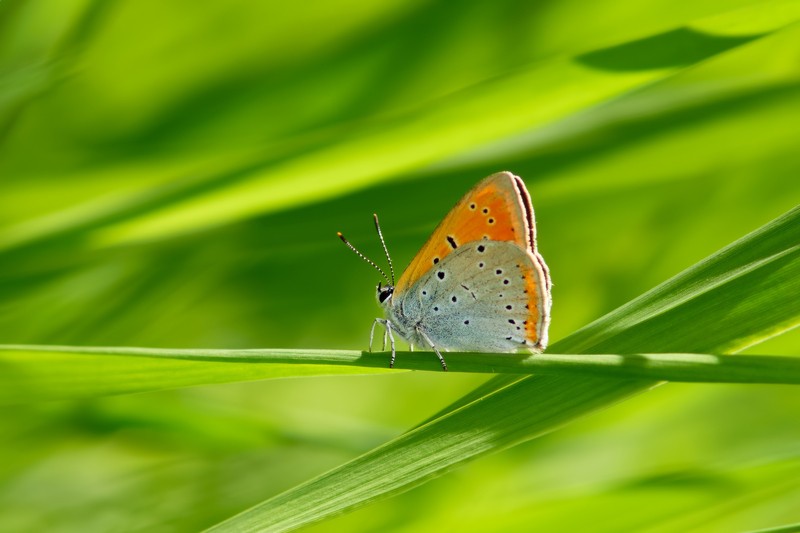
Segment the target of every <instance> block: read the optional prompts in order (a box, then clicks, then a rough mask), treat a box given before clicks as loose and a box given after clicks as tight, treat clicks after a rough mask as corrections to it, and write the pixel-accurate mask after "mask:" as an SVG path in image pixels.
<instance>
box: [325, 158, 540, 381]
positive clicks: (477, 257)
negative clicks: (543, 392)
mask: <svg viewBox="0 0 800 533" xmlns="http://www.w3.org/2000/svg"><path fill="white" fill-rule="evenodd" d="M373 217H374V221H375V228H376V229H377V232H378V237H379V238H380V241H381V244H382V245H383V251H384V253H385V254H386V259H387V261H388V263H389V270H390V272H391V278H389V277H388V276H387V275H386V273H385V272H384V271H383V270H382V269H381V268H380V267H379V266H378V265H376V264H375V263H374V262H373V261H371V260H370V259H369V258H367V257H366V256H364V254H362V253H361V252H359V251H358V250H357V249H356V248H355V247H354V246H353V245H352V244H350V242H349V241H348V240H347V239H345V238H344V236H343V235H342V234H341V232H339V233H337V235H338V236H339V238H340V239H341V240H342V241H343V242H344V243H345V244H346V245H347V246H348V247H349V248H350V249H351V250H353V251H354V252H355V253H356V254H358V255H359V256H360V257H361V258H362V259H364V260H365V261H367V262H368V263H369V264H371V265H372V266H373V267H374V268H376V269H377V270H378V272H380V273H381V274H382V275H383V277H384V279H385V280H386V281H387V283H388V284H387V285H383V286H382V285H381V283H378V287H377V298H378V303H379V304H380V305H381V307H382V308H383V310H384V313H385V317H386V318H376V319H375V321H374V322H373V324H372V330H371V331H370V341H369V348H370V351H372V342H373V336H374V333H375V326H376V325H378V324H381V325H382V326H383V327H384V337H383V345H384V349H385V348H386V337H387V335H388V337H389V341H390V345H391V350H392V354H391V359H390V361H389V367H390V368H391V367H393V366H394V363H395V356H396V348H395V339H394V336H395V334H397V335H398V336H399V337H401V338H402V339H404V340H405V341H407V342H408V343H409V345H410V348H411V349H412V350H413V349H414V347H418V348H422V349H432V350H433V351H434V352H435V353H436V355H437V356H438V358H439V361H440V362H441V365H442V369H444V370H447V363H446V362H445V360H444V357H443V356H442V351H450V350H453V351H475V352H515V351H518V350H519V349H528V350H530V351H532V352H540V351H542V350H544V349H545V348H546V347H547V329H548V326H549V324H550V306H551V301H552V300H551V295H550V286H551V282H550V273H549V270H548V268H547V265H546V264H545V262H544V259H543V258H542V256H541V255H540V254H539V252H538V251H537V250H536V223H535V219H534V215H533V206H532V205H531V197H530V194H528V190H527V189H526V188H525V183H524V182H523V181H522V179H521V178H519V177H518V176H515V175H514V174H512V173H510V172H498V173H496V174H492V175H491V176H489V177H487V178H484V179H483V180H481V181H480V182H479V183H478V184H477V185H475V186H474V187H473V188H472V189H471V190H470V191H469V192H468V193H467V194H466V195H465V196H464V197H463V198H462V199H461V200H460V201H459V202H458V203H457V204H456V205H455V207H453V208H452V209H451V210H450V212H449V213H448V214H447V216H446V217H445V218H444V220H442V222H441V223H440V224H439V225H438V226H437V228H436V229H435V230H434V232H433V235H431V237H430V238H429V239H428V241H427V242H426V243H425V245H424V246H423V247H422V248H421V249H420V251H419V252H418V253H417V255H416V256H415V257H414V259H413V260H412V261H411V264H409V266H408V268H406V270H405V271H404V272H403V274H402V275H401V276H400V279H399V280H397V283H396V284H395V282H394V267H393V266H392V259H391V257H390V256H389V251H388V249H387V248H386V243H385V241H384V240H383V233H382V232H381V227H380V223H379V222H378V215H377V214H376V215H373Z"/></svg>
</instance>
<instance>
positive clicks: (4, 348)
mask: <svg viewBox="0 0 800 533" xmlns="http://www.w3.org/2000/svg"><path fill="white" fill-rule="evenodd" d="M387 361H388V354H385V353H368V352H359V351H353V350H191V349H190V350H165V349H158V348H118V347H117V348H101V347H79V346H33V345H0V368H1V369H2V372H1V373H0V405H13V404H19V403H29V402H40V401H46V400H69V399H78V398H91V397H95V396H102V395H108V394H124V393H132V392H146V391H152V390H160V389H166V388H176V387H187V386H195V385H206V384H211V383H228V382H235V381H248V380H256V379H271V378H286V377H303V376H315V375H336V374H357V373H358V374H362V373H373V372H388V371H389V369H388V368H386V366H387ZM448 361H449V368H450V371H451V372H472V373H487V374H494V373H502V374H520V375H526V374H534V373H536V374H564V373H566V374H585V375H591V376H596V377H609V378H619V379H625V378H644V379H652V380H657V381H679V382H699V383H779V384H800V358H796V357H780V356H769V355H747V356H744V355H742V356H728V355H711V354H685V353H656V354H631V355H618V354H588V355H587V354H551V353H546V354H536V355H524V354H520V355H497V354H485V353H450V354H448ZM395 366H396V368H397V369H400V370H403V369H405V370H427V371H432V372H441V367H440V366H439V362H438V360H436V359H435V358H434V357H432V354H431V353H429V352H400V353H398V360H397V364H396V365H395Z"/></svg>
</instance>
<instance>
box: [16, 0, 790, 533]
mask: <svg viewBox="0 0 800 533" xmlns="http://www.w3.org/2000/svg"><path fill="white" fill-rule="evenodd" d="M799 20H800V2H792V1H761V2H750V1H722V0H716V1H710V0H695V1H693V2H688V3H683V2H678V3H675V2H666V1H660V0H659V1H651V2H646V3H643V2H634V1H632V0H611V1H608V2H588V1H577V0H567V1H557V2H556V1H553V2H537V3H531V2H516V1H502V2H491V3H490V2H459V3H452V2H425V1H403V2H399V1H396V2H389V1H387V2H374V3H364V2H353V1H351V2H344V1H340V2H322V1H319V2H307V3H302V4H301V3H295V4H286V3H282V2H274V3H272V2H210V3H205V4H195V3H190V2H168V3H165V2H155V1H136V2H134V1H128V2H89V1H74V0H69V1H67V0H51V1H34V2H22V1H9V0H6V1H5V2H2V3H0V342H2V343H6V344H12V343H35V344H70V345H98V346H103V345H108V346H157V347H186V348H192V347H197V348H255V347H282V348H348V349H363V348H366V344H367V339H368V333H369V327H370V324H371V321H372V319H373V318H374V317H375V316H378V315H379V313H380V310H379V309H378V308H377V305H376V303H375V295H374V286H375V284H376V283H377V281H379V276H378V275H377V273H375V272H374V271H371V270H370V268H369V267H368V266H367V265H365V264H363V263H362V262H360V261H359V260H358V259H357V258H356V257H355V256H353V255H352V254H351V253H350V252H349V251H348V250H347V249H345V248H344V246H342V244H341V243H340V242H339V241H338V240H337V239H336V231H342V232H343V233H344V234H345V235H347V236H348V238H349V239H350V240H351V241H352V242H353V243H355V244H356V245H357V246H359V248H361V249H362V251H364V252H365V253H367V255H369V256H371V257H373V258H374V259H376V260H377V261H378V262H379V263H380V262H381V261H382V257H381V255H382V252H381V249H380V245H379V243H378V241H377V239H376V237H375V235H374V228H373V226H372V221H371V216H372V213H373V212H377V213H378V214H379V215H380V217H381V222H382V226H383V231H384V235H385V237H386V239H387V244H388V246H389V250H390V252H391V253H392V255H393V258H394V260H395V264H396V265H397V266H398V267H400V268H401V267H402V266H403V265H406V264H408V262H409V261H410V260H411V258H412V257H413V255H414V253H415V251H416V250H417V249H418V248H419V247H420V246H421V245H422V243H423V242H424V241H425V239H426V238H427V236H428V235H429V234H430V232H431V230H432V229H433V227H434V226H435V225H436V223H437V222H438V221H439V220H440V219H441V218H442V217H443V216H444V215H445V214H446V212H447V211H448V209H449V208H450V207H451V206H452V205H453V203H454V202H455V201H456V200H457V199H458V198H459V197H460V196H461V195H462V194H464V192H465V191H467V190H468V189H469V188H470V187H471V186H472V185H473V184H474V183H476V182H477V181H478V180H479V179H480V178H482V177H483V176H485V175H487V174H490V173H492V172H495V171H499V170H510V171H512V172H514V173H515V174H518V175H520V176H522V177H523V178H524V179H525V181H526V183H527V185H528V189H529V191H530V192H531V195H532V198H533V203H534V207H535V209H536V215H537V220H538V228H539V246H540V251H541V253H542V254H543V255H544V257H545V259H546V260H547V263H548V265H549V266H550V269H551V272H552V277H553V280H554V289H553V300H554V304H553V321H552V327H551V339H552V340H554V341H555V340H558V339H560V338H563V337H564V336H566V335H567V334H569V333H571V332H572V331H574V330H575V329H577V328H579V327H581V326H583V325H584V324H586V323H588V322H590V321H591V320H593V319H595V318H597V317H599V316H601V315H603V314H605V313H606V312H608V311H611V310H613V309H614V308H616V307H618V306H619V305H622V304H624V303H625V302H627V301H629V300H630V299H632V298H633V297H635V296H637V295H639V294H641V293H642V292H644V291H646V290H647V289H649V288H651V287H653V286H655V285H657V284H658V283H660V282H661V281H663V280H665V279H667V278H669V277H671V276H673V275H675V274H677V273H678V272H680V271H682V270H683V269H685V268H687V267H689V266H691V265H692V264H694V263H696V262H697V261H699V260H701V259H703V258H704V257H706V256H708V255H710V254H712V253H713V252H715V251H717V250H718V249H719V248H721V247H723V246H725V245H727V244H728V243H730V242H731V241H733V240H735V239H737V238H739V237H741V236H742V235H744V234H746V233H748V232H750V231H752V230H754V229H756V228H758V227H759V226H761V225H763V224H765V223H767V222H769V221H770V220H772V219H773V218H776V217H778V216H779V215H781V214H782V213H784V212H785V211H787V210H789V209H791V208H792V207H794V206H795V205H797V204H798V199H799V198H800V179H798V176H800V150H798V147H799V146H800V145H799V144H798V143H800V126H799V125H800V24H798V22H797V21H799ZM676 334H680V332H676ZM798 343H800V335H799V334H798V332H797V331H796V330H795V331H793V332H789V333H787V334H785V335H782V336H780V337H775V338H773V339H771V340H769V341H767V342H766V343H764V344H761V345H758V346H756V347H753V348H751V349H750V352H752V353H764V354H776V355H777V354H786V355H798V349H797V346H798ZM431 357H433V355H431ZM2 371H3V369H2V368H1V367H0V372H2ZM485 379H486V378H485V377H482V376H479V375H467V374H461V375H460V374H457V373H449V374H443V373H422V372H394V373H389V374H382V375H376V376H336V377H314V378H306V379H287V380H272V381H261V382H252V383H244V384H227V385H215V386H204V387H196V388H187V389H178V390H170V391H161V392H153V393H147V394H139V395H128V396H115V397H105V398H93V399H86V400H81V401H68V402H37V401H36V400H37V390H35V389H33V390H29V391H27V393H26V395H25V397H21V398H20V399H19V400H20V402H19V405H13V406H10V407H3V408H2V410H0V524H2V527H0V528H1V529H3V530H9V531H30V530H47V531H116V530H125V531H129V530H147V531H185V530H197V529H201V528H204V527H209V526H211V525H213V524H215V523H217V522H219V521H221V520H223V519H225V518H228V517H229V516H231V515H233V514H235V513H237V512H239V511H241V510H244V509H246V508H247V507H249V506H251V505H254V504H256V503H258V502H261V501H262V500H264V499H266V498H268V497H271V496H273V495H275V494H278V493H280V492H282V491H283V490H286V489H289V488H291V487H293V486H295V485H297V484H298V483H301V482H303V481H305V480H307V479H309V478H311V477H313V476H315V475H317V474H319V473H321V472H324V471H326V470H328V469H330V468H332V467H335V466H337V465H340V464H341V463H343V462H345V461H347V460H349V459H351V458H353V457H356V456H358V455H359V454H361V453H363V452H366V451H368V450H370V449H372V448H374V447H375V446H378V445H380V444H381V443H383V442H386V441H387V440H389V439H391V438H393V437H395V436H397V435H400V434H401V433H403V432H404V431H406V430H407V429H409V428H410V427H413V426H414V425H415V424H417V423H419V422H421V421H423V420H425V419H426V418H427V417H429V416H431V415H432V414H434V413H436V412H437V411H438V410H439V409H441V408H442V407H443V406H445V405H446V404H448V403H449V402H451V401H454V400H456V399H457V398H459V397H460V396H462V395H463V394H465V393H467V392H468V391H470V390H472V389H473V388H474V387H475V386H477V385H478V384H480V383H482V382H483V381H485ZM38 393H39V394H43V393H44V391H38ZM799 412H800V395H798V392H797V389H796V387H792V386H766V385H702V384H701V385H695V384H669V385H666V386H663V387H660V388H657V389H655V390H653V391H651V392H648V393H647V394H643V395H640V396H638V397H636V398H634V399H632V400H631V401H628V402H624V403H621V404H618V405H616V406H614V407H612V408H610V409H608V410H606V411H604V412H601V413H599V414H595V415H593V416H591V417H587V418H585V419H582V420H580V421H578V422H577V423H575V424H573V425H570V426H569V427H567V428H565V429H563V430H560V431H558V432H555V433H552V434H550V435H547V436H545V437H543V438H540V439H537V440H534V441H531V442H528V443H525V444H523V445H520V446H517V447H515V448H512V449H510V450H507V451H505V452H503V453H500V454H497V455H494V456H491V457H488V458H483V459H481V460H479V461H477V462H474V463H471V464H469V465H467V466H466V467H463V468H461V469H458V470H455V471H453V472H451V473H449V474H448V475H446V476H443V477H440V478H438V479H436V480H434V481H432V482H429V483H427V484H425V485H422V486H420V487H417V488H415V489H413V490H411V491H409V492H406V493H404V494H402V495H400V496H396V497H394V498H390V499H387V500H384V501H381V502H378V503H375V504H372V505H370V506H367V507H365V508H363V509H360V510H358V511H356V512H354V513H351V514H348V515H345V516H343V517H340V518H334V519H332V520H328V521H325V522H322V523H320V524H318V525H314V526H311V527H310V528H309V531H320V532H321V531H342V530H351V531H352V530H388V529H392V530H398V531H404V530H407V531H441V530H443V529H445V528H450V529H453V530H455V529H460V530H484V531H485V530H508V531H512V530H521V529H529V528H539V529H540V530H542V531H552V530H557V529H560V530H581V529H582V530H586V529H587V528H590V529H593V530H608V531H619V530H657V531H686V530H689V529H698V530H703V531H732V530H747V529H758V528H764V527H770V526H778V525H781V524H788V523H793V522H800V511H799V510H798V509H799V508H800V507H798V505H797V502H798V501H800V423H798V419H799V418H798V413H799Z"/></svg>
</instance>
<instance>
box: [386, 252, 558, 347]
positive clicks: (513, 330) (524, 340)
mask: <svg viewBox="0 0 800 533" xmlns="http://www.w3.org/2000/svg"><path fill="white" fill-rule="evenodd" d="M546 286H547V285H546V279H545V272H544V271H543V270H542V268H541V266H540V264H539V262H538V260H537V259H536V257H535V256H534V255H533V254H532V253H531V252H530V251H529V250H526V249H524V248H521V247H520V246H517V245H516V244H515V243H513V242H504V241H491V240H489V241H486V240H479V241H473V242H471V243H468V244H465V245H464V246H461V247H459V248H457V249H456V250H455V251H454V252H452V253H450V254H448V256H447V257H446V258H445V259H443V260H442V261H440V262H439V263H437V265H436V266H435V268H432V269H429V271H428V272H427V273H425V274H424V275H423V276H422V277H421V278H420V279H419V280H418V281H417V282H416V283H415V284H414V285H413V286H412V287H411V289H410V291H409V292H406V293H402V294H400V295H399V296H398V295H395V296H396V297H397V298H398V299H397V300H396V301H395V302H394V303H395V305H396V306H398V307H399V310H400V311H401V312H402V313H403V315H404V316H406V317H410V318H412V322H413V323H414V324H416V327H417V328H420V329H422V330H423V331H424V332H425V334H426V335H427V337H428V338H430V340H431V341H432V342H433V343H434V344H435V345H436V347H437V348H440V349H445V350H458V351H470V350H471V351H486V352H513V351H516V350H518V349H519V348H528V349H531V350H534V351H539V350H543V349H544V348H545V347H546V346H547V326H548V322H549V311H550V310H549V305H550V301H549V296H548V297H547V298H545V294H544V293H545V291H546V290H547V289H546ZM417 343H418V344H420V345H421V346H422V347H425V344H424V343H422V342H419V341H417Z"/></svg>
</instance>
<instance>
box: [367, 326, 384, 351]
mask: <svg viewBox="0 0 800 533" xmlns="http://www.w3.org/2000/svg"><path fill="white" fill-rule="evenodd" d="M380 321H381V319H380V318H376V319H375V321H374V322H373V323H372V328H371V329H370V330H369V351H370V352H371V351H372V340H373V339H374V338H375V326H377V325H378V323H379V322H380ZM383 349H384V350H385V349H386V343H385V342H384V345H383Z"/></svg>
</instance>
